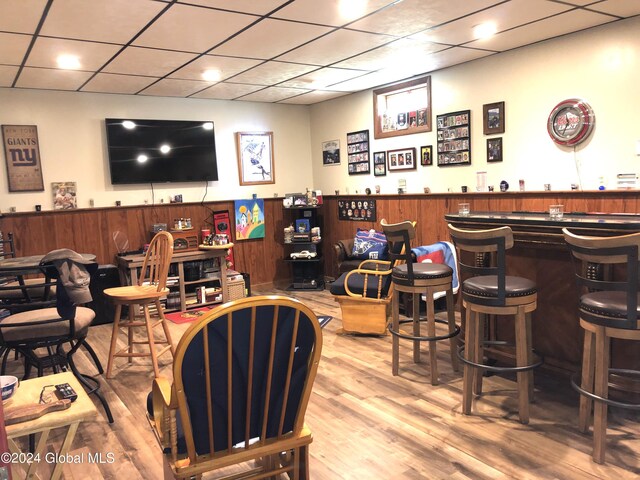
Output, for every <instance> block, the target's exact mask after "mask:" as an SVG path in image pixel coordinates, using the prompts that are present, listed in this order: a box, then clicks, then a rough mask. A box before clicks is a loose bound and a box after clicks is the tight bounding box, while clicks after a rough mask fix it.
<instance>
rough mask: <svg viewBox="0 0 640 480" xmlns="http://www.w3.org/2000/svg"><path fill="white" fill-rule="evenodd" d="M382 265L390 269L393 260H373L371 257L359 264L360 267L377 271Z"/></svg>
mask: <svg viewBox="0 0 640 480" xmlns="http://www.w3.org/2000/svg"><path fill="white" fill-rule="evenodd" d="M368 264H371V266H369V265H368ZM382 267H384V269H385V270H388V269H389V268H390V267H391V262H390V261H388V260H371V259H367V260H363V261H362V262H360V264H359V265H358V268H359V269H364V270H375V271H379V270H382Z"/></svg>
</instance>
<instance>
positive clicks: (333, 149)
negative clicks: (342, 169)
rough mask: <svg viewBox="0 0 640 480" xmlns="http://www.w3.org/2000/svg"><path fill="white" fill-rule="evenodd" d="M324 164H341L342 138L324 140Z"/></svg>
mask: <svg viewBox="0 0 640 480" xmlns="http://www.w3.org/2000/svg"><path fill="white" fill-rule="evenodd" d="M322 164H323V165H340V140H329V141H328V142H322Z"/></svg>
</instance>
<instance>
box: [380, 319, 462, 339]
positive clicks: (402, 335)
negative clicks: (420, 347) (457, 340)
mask: <svg viewBox="0 0 640 480" xmlns="http://www.w3.org/2000/svg"><path fill="white" fill-rule="evenodd" d="M420 321H422V320H420ZM435 322H436V323H442V324H444V325H449V322H447V321H446V320H441V319H438V318H436V319H435ZM403 323H413V320H401V321H400V324H401V325H402V324H403ZM387 328H388V330H389V333H391V335H395V336H396V337H399V338H404V339H405V340H414V341H418V342H437V341H439V340H447V339H449V338H453V337H455V336H456V335H458V334H459V333H460V327H459V326H458V325H456V328H455V329H454V331H453V332H449V333H447V334H446V335H436V336H434V337H416V336H413V335H409V334H408V333H404V332H402V331H400V330H394V329H393V326H392V325H391V324H389V326H388V327H387Z"/></svg>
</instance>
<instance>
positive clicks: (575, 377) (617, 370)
mask: <svg viewBox="0 0 640 480" xmlns="http://www.w3.org/2000/svg"><path fill="white" fill-rule="evenodd" d="M609 373H610V374H611V373H617V374H621V376H624V375H635V376H640V370H629V369H625V368H610V369H609ZM579 378H580V372H577V373H574V374H573V375H572V376H571V386H572V387H573V389H574V390H575V391H576V392H578V393H579V394H580V395H584V396H585V397H588V398H590V399H592V400H595V401H596V402H603V403H606V404H607V405H611V406H612V407H620V408H627V409H631V410H640V403H626V402H619V401H617V400H612V399H610V398H605V397H601V396H600V395H596V394H595V393H592V392H589V391H588V390H585V389H584V388H582V387H581V386H580V385H579V383H578V379H579Z"/></svg>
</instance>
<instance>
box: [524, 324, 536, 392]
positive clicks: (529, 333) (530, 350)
mask: <svg viewBox="0 0 640 480" xmlns="http://www.w3.org/2000/svg"><path fill="white" fill-rule="evenodd" d="M531 317H532V313H531V312H529V313H526V314H525V322H526V327H527V364H529V365H531V364H533V331H532V329H531ZM527 373H528V377H529V379H528V384H529V402H533V401H534V399H535V398H534V383H533V370H529V371H528V372H527Z"/></svg>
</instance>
